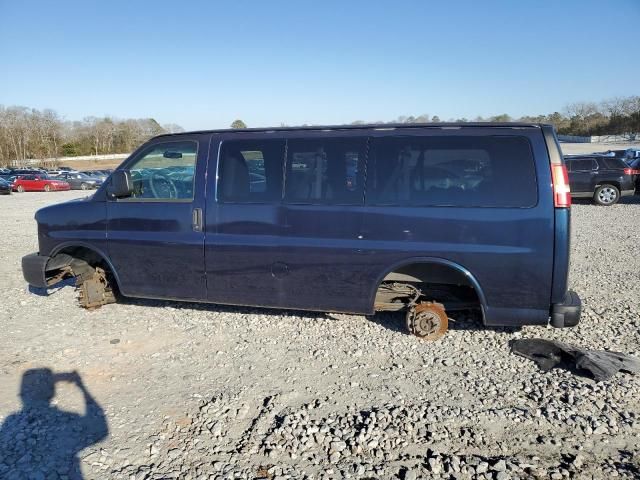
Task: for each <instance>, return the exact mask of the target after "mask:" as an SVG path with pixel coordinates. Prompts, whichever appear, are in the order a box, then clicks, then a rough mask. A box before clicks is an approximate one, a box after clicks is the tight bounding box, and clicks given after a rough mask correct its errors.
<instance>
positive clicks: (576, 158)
mask: <svg viewBox="0 0 640 480" xmlns="http://www.w3.org/2000/svg"><path fill="white" fill-rule="evenodd" d="M565 161H566V164H567V170H568V172H569V184H570V186H571V196H572V197H575V198H592V199H593V201H594V202H595V203H597V204H598V205H614V204H615V203H617V202H618V200H620V197H625V196H628V195H633V194H634V193H635V185H634V174H633V172H632V169H631V168H630V167H629V166H628V165H627V164H626V163H624V161H623V160H621V159H619V158H615V157H610V156H606V155H571V156H566V157H565Z"/></svg>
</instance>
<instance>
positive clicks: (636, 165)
mask: <svg viewBox="0 0 640 480" xmlns="http://www.w3.org/2000/svg"><path fill="white" fill-rule="evenodd" d="M629 168H630V169H631V174H632V175H634V177H635V178H634V180H635V186H636V195H640V158H636V159H635V160H632V161H631V163H630V164H629Z"/></svg>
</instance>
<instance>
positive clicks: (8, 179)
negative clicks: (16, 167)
mask: <svg viewBox="0 0 640 480" xmlns="http://www.w3.org/2000/svg"><path fill="white" fill-rule="evenodd" d="M16 176H17V175H13V174H11V173H9V174H5V173H2V174H0V178H1V179H3V180H4V181H5V182H9V183H13V180H15V178H16Z"/></svg>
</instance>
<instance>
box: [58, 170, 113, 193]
mask: <svg viewBox="0 0 640 480" xmlns="http://www.w3.org/2000/svg"><path fill="white" fill-rule="evenodd" d="M56 178H59V179H61V180H64V181H65V182H67V183H68V184H69V185H70V186H71V189H72V190H90V189H92V188H98V187H99V186H100V185H102V182H103V180H102V178H99V177H90V176H89V175H87V174H84V173H80V172H73V173H72V172H64V173H60V174H59V175H56Z"/></svg>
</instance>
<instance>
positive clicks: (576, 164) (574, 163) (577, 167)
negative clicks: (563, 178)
mask: <svg viewBox="0 0 640 480" xmlns="http://www.w3.org/2000/svg"><path fill="white" fill-rule="evenodd" d="M596 167H597V164H596V162H595V160H592V159H590V158H576V159H573V160H571V171H572V172H585V171H586V172H590V171H591V170H595V169H596Z"/></svg>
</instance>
